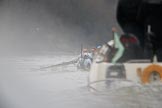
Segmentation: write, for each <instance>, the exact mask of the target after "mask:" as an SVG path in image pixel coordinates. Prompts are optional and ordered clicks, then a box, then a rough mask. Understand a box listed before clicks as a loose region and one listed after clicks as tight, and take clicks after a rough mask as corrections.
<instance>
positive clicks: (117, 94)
mask: <svg viewBox="0 0 162 108" xmlns="http://www.w3.org/2000/svg"><path fill="white" fill-rule="evenodd" d="M74 57H75V56H72V55H59V56H58V55H56V56H28V57H5V58H1V62H0V108H161V106H162V94H161V92H162V84H152V85H140V84H135V83H133V82H128V81H119V80H117V81H115V82H114V83H112V85H111V86H109V87H107V88H106V89H105V88H103V89H102V88H101V90H98V91H93V92H92V90H91V89H90V88H89V86H88V75H89V73H88V72H87V71H81V70H77V68H76V66H75V65H68V66H60V67H53V68H47V69H42V67H46V66H50V65H53V64H58V63H61V62H65V61H69V60H71V59H73V58H74Z"/></svg>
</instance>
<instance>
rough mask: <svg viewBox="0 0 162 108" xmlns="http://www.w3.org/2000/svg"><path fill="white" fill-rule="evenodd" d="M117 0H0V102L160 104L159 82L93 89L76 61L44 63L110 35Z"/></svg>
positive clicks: (127, 107) (50, 107)
mask: <svg viewBox="0 0 162 108" xmlns="http://www.w3.org/2000/svg"><path fill="white" fill-rule="evenodd" d="M117 1H118V0H0V108H161V106H162V103H161V101H162V95H161V92H162V85H161V84H152V85H144V86H143V85H140V84H136V83H133V82H129V81H122V80H120V81H119V80H116V81H113V83H112V84H111V85H108V86H106V87H105V86H102V83H104V82H101V87H100V89H99V90H95V89H92V88H91V87H90V86H89V84H88V75H89V73H88V72H87V71H81V70H77V68H76V65H68V66H63V67H62V66H60V67H55V68H48V69H42V67H46V66H50V65H54V64H58V63H61V62H65V61H69V60H71V59H73V58H75V57H76V56H77V55H79V53H80V46H81V44H83V45H84V47H85V48H92V47H96V45H97V44H103V43H104V42H107V41H109V40H111V39H112V32H111V28H112V27H113V26H116V27H117V28H118V30H119V31H120V27H119V26H118V24H117V21H116V17H115V15H116V11H115V10H116V5H117ZM111 82H112V81H111Z"/></svg>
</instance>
